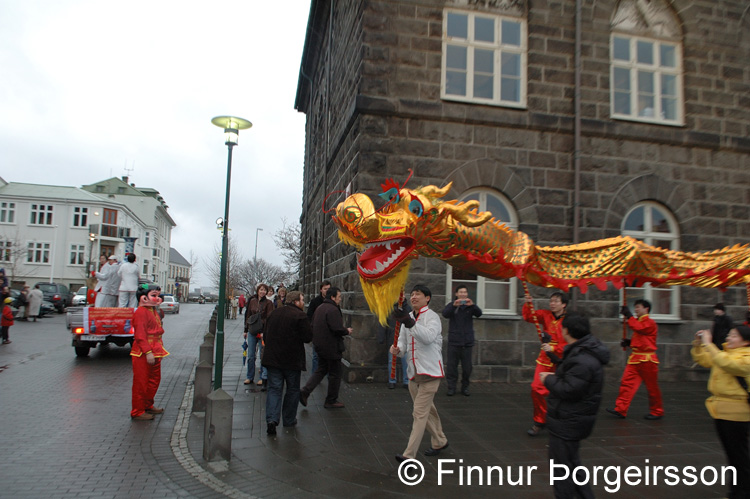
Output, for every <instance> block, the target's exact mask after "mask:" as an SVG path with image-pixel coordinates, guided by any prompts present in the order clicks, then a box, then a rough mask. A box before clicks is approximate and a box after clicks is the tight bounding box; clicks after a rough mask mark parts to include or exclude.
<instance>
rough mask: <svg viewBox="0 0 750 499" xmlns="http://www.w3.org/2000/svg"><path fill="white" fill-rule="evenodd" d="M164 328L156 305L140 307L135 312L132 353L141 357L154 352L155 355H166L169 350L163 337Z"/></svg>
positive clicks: (157, 356)
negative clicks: (165, 346) (163, 341)
mask: <svg viewBox="0 0 750 499" xmlns="http://www.w3.org/2000/svg"><path fill="white" fill-rule="evenodd" d="M163 334H164V328H163V327H161V319H159V315H158V313H157V312H156V309H155V308H154V307H138V308H137V309H135V313H134V314H133V339H134V341H133V347H132V348H131V349H130V355H132V356H133V357H140V356H141V355H143V354H147V353H153V354H154V357H156V358H159V357H166V356H167V355H169V352H167V350H166V349H165V348H164V343H162V340H161V337H162V335H163Z"/></svg>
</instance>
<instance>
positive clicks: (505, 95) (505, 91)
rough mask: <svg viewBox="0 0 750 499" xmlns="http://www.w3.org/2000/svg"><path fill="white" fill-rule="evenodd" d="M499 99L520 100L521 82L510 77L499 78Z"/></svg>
mask: <svg viewBox="0 0 750 499" xmlns="http://www.w3.org/2000/svg"><path fill="white" fill-rule="evenodd" d="M500 85H501V87H500V99H501V100H504V101H510V102H520V101H521V82H520V81H519V80H515V79H511V78H502V79H501V80H500Z"/></svg>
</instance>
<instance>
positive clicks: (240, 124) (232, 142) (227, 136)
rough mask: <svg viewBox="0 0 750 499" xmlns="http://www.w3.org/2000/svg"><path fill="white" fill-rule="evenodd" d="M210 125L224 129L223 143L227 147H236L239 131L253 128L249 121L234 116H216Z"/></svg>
mask: <svg viewBox="0 0 750 499" xmlns="http://www.w3.org/2000/svg"><path fill="white" fill-rule="evenodd" d="M211 123H213V124H214V125H216V126H218V127H219V128H223V129H224V143H225V144H226V145H228V146H236V145H237V143H238V142H239V134H240V130H245V129H247V128H250V127H251V126H253V124H252V123H250V122H249V121H247V120H245V119H242V118H237V117H234V116H217V117H216V118H214V119H212V120H211Z"/></svg>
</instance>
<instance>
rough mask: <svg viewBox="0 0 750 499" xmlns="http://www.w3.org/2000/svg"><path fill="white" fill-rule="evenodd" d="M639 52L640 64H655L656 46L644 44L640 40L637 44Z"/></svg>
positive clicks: (649, 43)
mask: <svg viewBox="0 0 750 499" xmlns="http://www.w3.org/2000/svg"><path fill="white" fill-rule="evenodd" d="M636 46H637V47H638V48H637V51H638V62H640V63H643V64H653V63H654V44H653V43H651V42H644V41H641V40H639V41H638V42H637V43H636Z"/></svg>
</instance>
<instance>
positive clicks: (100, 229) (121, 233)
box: [89, 224, 130, 239]
mask: <svg viewBox="0 0 750 499" xmlns="http://www.w3.org/2000/svg"><path fill="white" fill-rule="evenodd" d="M89 232H90V233H93V234H96V235H98V236H101V237H112V238H117V239H124V238H126V237H130V227H119V226H117V225H109V224H91V225H89Z"/></svg>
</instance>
